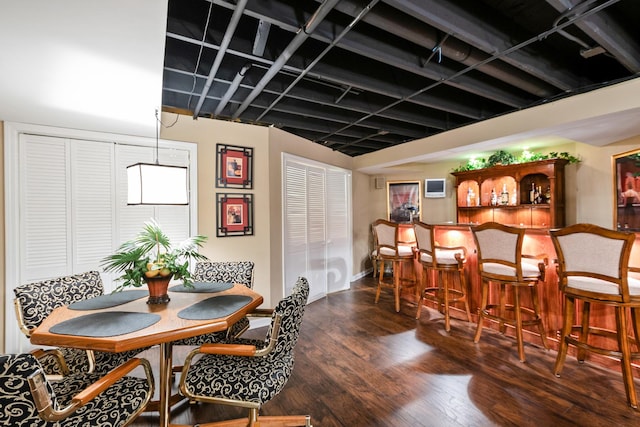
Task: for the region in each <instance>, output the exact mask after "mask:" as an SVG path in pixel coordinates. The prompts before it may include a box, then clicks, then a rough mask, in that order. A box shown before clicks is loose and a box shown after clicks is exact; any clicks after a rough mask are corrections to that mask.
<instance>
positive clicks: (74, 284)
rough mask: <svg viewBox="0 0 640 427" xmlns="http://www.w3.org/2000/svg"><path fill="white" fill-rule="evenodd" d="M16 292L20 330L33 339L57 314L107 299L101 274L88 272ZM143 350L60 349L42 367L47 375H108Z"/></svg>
mask: <svg viewBox="0 0 640 427" xmlns="http://www.w3.org/2000/svg"><path fill="white" fill-rule="evenodd" d="M13 291H14V294H15V299H14V307H15V312H16V317H17V319H18V326H19V327H20V330H21V331H22V332H23V333H24V334H25V335H26V336H27V338H29V337H30V336H31V332H32V331H33V330H35V329H36V328H37V327H38V326H40V324H41V323H42V322H43V321H44V319H46V318H47V316H49V314H51V312H52V311H53V310H55V309H56V308H58V307H62V306H66V305H70V304H73V303H76V302H79V301H85V300H88V299H90V298H94V297H98V296H100V295H103V294H104V286H103V284H102V278H101V277H100V273H99V272H98V271H88V272H85V273H80V274H75V275H71V276H63V277H57V278H53V279H49V280H43V281H40V282H34V283H27V284H24V285H20V286H18V287H16V288H15V289H14V290H13ZM142 350H143V349H140V350H132V351H126V352H122V353H107V352H93V351H89V350H79V349H73V348H59V349H56V351H47V353H48V354H49V357H45V358H43V359H41V363H42V365H43V366H44V370H45V373H46V374H47V375H64V374H67V373H68V372H92V371H94V370H96V371H97V372H99V373H104V372H106V371H109V370H111V369H113V368H114V367H116V366H118V365H120V364H122V363H123V362H125V361H126V360H128V359H131V358H132V357H135V356H136V355H137V354H138V353H140V352H141V351H142ZM57 354H62V356H63V361H61V360H60V359H59V358H58V357H56V355H57Z"/></svg>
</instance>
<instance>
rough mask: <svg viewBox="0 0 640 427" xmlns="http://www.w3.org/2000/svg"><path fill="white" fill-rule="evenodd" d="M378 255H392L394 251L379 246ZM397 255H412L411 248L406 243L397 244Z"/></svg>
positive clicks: (394, 253) (394, 254)
mask: <svg viewBox="0 0 640 427" xmlns="http://www.w3.org/2000/svg"><path fill="white" fill-rule="evenodd" d="M380 255H383V256H389V257H393V256H396V251H395V250H393V249H391V248H386V247H385V248H380ZM398 256H401V257H408V256H413V248H412V247H411V246H407V245H398Z"/></svg>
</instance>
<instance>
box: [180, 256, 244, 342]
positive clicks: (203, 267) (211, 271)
mask: <svg viewBox="0 0 640 427" xmlns="http://www.w3.org/2000/svg"><path fill="white" fill-rule="evenodd" d="M254 265H255V264H254V263H253V262H252V261H198V262H197V263H196V265H195V267H194V270H193V275H192V277H193V281H194V282H208V283H241V284H243V285H245V286H246V287H247V288H249V289H253V267H254ZM247 329H249V319H247V317H246V316H245V317H243V318H241V319H240V320H238V321H237V322H236V323H234V324H233V325H232V326H231V327H230V328H229V329H227V330H226V331H220V332H213V333H210V334H204V335H198V336H195V337H190V338H185V339H182V340H179V341H175V342H174V343H173V344H174V345H191V346H193V345H201V344H203V343H212V342H224V341H227V340H230V339H233V338H237V337H239V336H240V335H242V334H243V333H244V332H245V331H246V330H247Z"/></svg>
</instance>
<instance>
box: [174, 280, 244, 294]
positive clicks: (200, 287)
mask: <svg viewBox="0 0 640 427" xmlns="http://www.w3.org/2000/svg"><path fill="white" fill-rule="evenodd" d="M231 288H233V283H223V282H193V288H189V287H186V286H183V285H175V286H172V287H170V288H169V290H170V291H171V292H192V293H199V292H202V293H205V292H211V293H213V292H222V291H226V290H227V289H231Z"/></svg>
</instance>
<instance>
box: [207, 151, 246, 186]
mask: <svg viewBox="0 0 640 427" xmlns="http://www.w3.org/2000/svg"><path fill="white" fill-rule="evenodd" d="M216 152H217V159H216V187H218V188H245V189H251V188H253V148H249V147H239V146H234V145H226V144H216Z"/></svg>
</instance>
